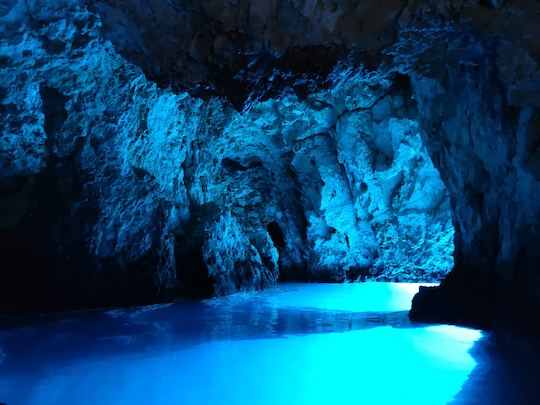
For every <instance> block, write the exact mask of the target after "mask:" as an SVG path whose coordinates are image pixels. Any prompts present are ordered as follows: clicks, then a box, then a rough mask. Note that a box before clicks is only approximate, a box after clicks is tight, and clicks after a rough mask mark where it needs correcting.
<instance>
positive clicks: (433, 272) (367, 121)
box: [0, 0, 540, 325]
mask: <svg viewBox="0 0 540 405" xmlns="http://www.w3.org/2000/svg"><path fill="white" fill-rule="evenodd" d="M158 3H159V4H158ZM538 12H539V9H538V3H537V2H534V1H517V2H509V3H504V4H498V3H497V4H495V3H489V4H488V3H485V2H476V1H448V2H429V1H414V2H405V3H402V2H397V1H396V2H393V1H385V2H382V3H381V2H377V3H370V2H357V1H352V2H351V1H347V2H346V1H337V2H332V4H330V3H328V4H327V3H326V2H324V3H323V2H311V1H304V2H288V1H282V2H276V1H238V2H222V1H205V2H190V1H170V2H167V3H166V4H162V2H154V1H144V2H142V1H140V2H139V1H130V2H125V1H120V0H107V1H105V0H103V1H89V2H84V1H82V0H80V1H79V0H71V1H65V2H60V3H54V4H52V3H48V2H46V1H15V0H8V1H5V2H3V3H1V8H0V15H1V30H2V32H3V34H4V35H3V39H2V41H1V43H0V63H1V65H2V69H1V70H0V76H1V78H2V87H1V89H0V108H1V110H2V121H1V125H2V131H1V138H0V168H1V172H0V192H1V196H2V198H1V202H0V203H1V210H0V238H1V241H2V243H1V247H0V249H1V253H2V257H3V258H4V259H3V261H4V263H5V265H4V263H3V265H2V267H3V269H5V270H3V271H2V276H1V277H2V282H1V283H0V284H1V286H2V288H3V289H4V290H5V291H4V292H3V293H2V294H1V296H2V297H3V298H2V299H3V301H4V302H3V304H4V305H6V304H9V305H20V303H21V302H26V303H28V304H30V305H31V306H32V305H33V306H35V305H36V304H38V305H42V304H44V303H52V304H53V305H55V304H57V305H63V304H65V303H67V302H70V303H74V302H77V303H79V304H81V303H82V304H96V301H99V302H97V303H100V304H111V303H112V304H121V303H126V302H132V301H138V302H140V301H154V300H156V299H168V298H170V297H173V296H177V295H181V294H196V295H212V294H217V295H220V294H227V293H230V292H233V291H239V290H250V289H260V288H264V287H266V286H269V285H273V284H275V283H276V281H277V280H278V278H280V279H284V280H287V279H301V280H313V281H340V282H341V281H359V280H363V279H367V278H371V279H378V280H404V281H414V280H422V281H435V280H440V279H441V278H442V277H443V276H444V275H445V274H446V273H447V272H448V270H449V269H450V268H452V266H453V265H454V257H452V254H453V252H454V229H455V269H454V271H453V272H452V275H451V276H450V277H449V278H448V279H447V280H446V281H445V282H444V283H443V285H442V286H441V287H440V288H439V289H437V290H425V292H423V293H421V294H420V296H419V297H418V299H417V300H415V304H414V307H413V312H412V315H413V316H414V317H415V318H417V319H430V320H431V319H435V320H445V321H450V322H460V323H476V322H478V321H479V320H480V319H482V322H485V324H486V325H490V324H491V323H492V322H491V320H492V319H493V318H496V317H497V315H496V314H497V313H500V311H499V310H498V309H497V308H498V307H500V306H503V307H504V303H505V302H506V301H507V300H510V301H512V300H511V299H508V297H511V296H522V297H526V298H524V299H523V300H524V301H526V302H532V303H534V302H535V300H536V299H537V298H538V297H540V294H539V293H538V288H540V282H539V275H538V274H539V273H538V271H537V266H536V264H537V263H538V262H539V260H538V259H539V258H538V257H537V253H536V252H537V249H536V248H535V246H536V245H537V244H538V243H537V242H538V237H537V233H538V232H537V227H538V223H539V221H538V214H539V212H540V211H539V209H538V208H539V204H540V200H539V198H538V197H537V195H538V190H539V187H540V185H539V183H538V176H537V172H538V167H537V166H538V165H537V164H536V160H537V159H536V155H535V154H536V149H537V148H536V146H537V145H536V144H537V141H536V138H537V134H538V130H539V129H538V128H539V123H540V120H539V119H538V116H539V113H538V108H539V106H538V100H539V98H538V94H539V93H538V89H539V84H538V83H539V77H540V76H539V70H538V66H537V63H538V58H539V55H540V45H539V43H540V41H539V40H538V38H540V34H539V32H538V30H539V28H538V26H539V25H538V24H536V22H538V18H539V15H538ZM29 252H31V254H29ZM427 291H429V292H427ZM96 297H99V299H97V298H96ZM441 297H442V298H441ZM449 302H450V303H451V304H450V305H448V308H450V309H449V310H448V311H453V313H452V314H449V313H446V314H445V311H447V310H446V309H445V307H446V306H447V305H446V303H449ZM465 308H467V309H466V310H465ZM464 311H465V312H467V311H469V315H466V314H465V312H464Z"/></svg>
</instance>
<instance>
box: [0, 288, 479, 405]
mask: <svg viewBox="0 0 540 405" xmlns="http://www.w3.org/2000/svg"><path fill="white" fill-rule="evenodd" d="M417 289H418V285H412V284H407V285H400V284H394V283H377V284H375V283H364V284H317V285H315V284H311V285H299V284H288V285H283V286H281V287H280V288H279V289H275V290H271V291H265V292H262V293H242V294H237V295H234V296H231V297H225V298H219V299H212V300H206V301H199V302H178V303H175V304H170V305H159V306H151V307H141V308H133V309H128V310H114V311H94V312H85V313H71V314H64V315H57V316H53V317H47V318H44V319H41V320H40V322H34V323H33V324H32V325H27V326H18V327H12V328H9V329H5V330H4V331H3V332H0V350H1V351H2V352H3V356H4V360H3V361H2V362H1V363H0V402H2V401H3V402H5V403H7V404H8V405H17V404H20V405H26V404H36V405H38V404H39V405H47V404H77V405H85V404H92V405H96V404H129V405H137V404H141V405H142V404H145V405H146V404H158V405H159V404H190V405H191V404H239V405H242V404H385V403H388V404H413V403H414V404H430V405H432V404H444V403H448V402H449V401H451V400H452V399H453V398H454V397H455V396H456V394H458V393H459V392H460V389H461V388H462V386H463V384H464V383H465V381H466V380H467V378H468V376H469V374H470V373H471V372H472V371H473V369H475V366H476V364H477V362H476V360H475V359H474V358H473V357H472V356H471V354H470V349H471V347H472V346H473V345H474V343H475V342H476V341H477V340H479V339H480V338H481V337H482V333H481V332H479V331H476V330H472V329H466V328H459V327H455V326H447V325H412V324H411V323H410V321H409V320H408V317H407V310H408V309H409V307H410V302H411V299H412V296H413V295H414V293H415V292H416V291H417ZM480 340H482V339H480ZM471 403H473V402H471Z"/></svg>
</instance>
